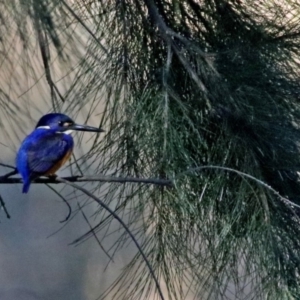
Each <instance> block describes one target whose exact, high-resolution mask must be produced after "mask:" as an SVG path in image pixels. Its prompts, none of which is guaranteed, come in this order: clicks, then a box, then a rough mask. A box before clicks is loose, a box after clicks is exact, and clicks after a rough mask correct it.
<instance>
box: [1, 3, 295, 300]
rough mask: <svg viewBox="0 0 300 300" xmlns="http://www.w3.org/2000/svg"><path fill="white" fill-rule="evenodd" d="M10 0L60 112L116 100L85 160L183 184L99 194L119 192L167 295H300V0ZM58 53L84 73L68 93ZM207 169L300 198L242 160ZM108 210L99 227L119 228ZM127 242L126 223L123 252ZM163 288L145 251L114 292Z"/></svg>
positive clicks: (239, 164)
mask: <svg viewBox="0 0 300 300" xmlns="http://www.w3.org/2000/svg"><path fill="white" fill-rule="evenodd" d="M6 2H7V3H6V4H5V8H4V9H3V14H4V12H5V14H6V16H4V15H3V14H2V13H1V14H2V16H1V19H2V22H3V24H6V26H8V25H9V24H8V23H7V22H6V21H5V20H6V19H5V18H9V19H10V20H14V24H16V25H17V26H16V28H17V29H18V30H17V34H18V36H19V37H20V38H21V40H22V41H23V47H24V49H27V51H29V50H30V49H31V48H30V47H29V45H28V43H29V42H28V41H29V40H30V35H29V34H28V31H26V28H27V30H29V29H28V28H30V30H32V32H33V36H31V39H34V41H35V42H36V44H37V47H38V49H39V51H40V54H41V60H40V63H41V65H42V66H43V68H44V71H45V76H46V79H47V83H48V84H49V87H50V89H49V93H50V94H51V99H52V104H53V106H54V108H55V109H58V108H59V107H60V106H61V105H63V103H64V102H66V103H68V105H69V106H68V107H69V108H68V110H69V111H70V112H72V114H77V112H79V111H80V110H81V109H82V108H84V107H87V110H88V111H89V114H88V115H89V116H90V115H92V112H93V110H94V109H95V107H97V106H98V105H99V103H100V101H103V100H101V99H104V98H105V104H104V111H103V113H102V114H101V116H99V123H100V124H101V125H102V124H105V126H106V129H107V133H106V136H105V138H104V139H103V140H102V141H101V142H100V141H99V140H98V139H96V140H95V141H94V143H93V146H92V148H91V149H90V151H89V153H88V154H87V155H86V156H83V157H81V158H80V159H79V160H78V161H77V165H78V166H79V167H80V168H81V171H82V172H83V173H85V171H87V170H88V169H89V167H91V166H93V168H95V172H96V173H104V174H114V175H119V176H134V177H145V178H148V177H155V178H161V179H172V180H174V182H175V187H173V188H171V187H161V186H148V185H140V184H135V183H130V184H127V185H122V186H121V185H120V184H117V183H111V184H109V186H108V187H107V185H105V186H103V185H98V186H96V187H95V188H94V189H93V190H92V192H93V193H94V194H95V195H96V196H99V197H101V199H103V201H105V202H106V203H107V204H110V203H112V201H115V203H116V205H115V210H116V212H117V213H118V214H119V215H120V216H122V217H124V219H126V222H127V223H128V224H129V226H130V228H131V229H132V231H133V232H134V234H135V236H136V237H137V238H138V240H139V242H140V244H141V246H142V248H143V250H144V252H145V253H146V255H147V257H148V259H149V261H150V263H151V265H152V267H153V268H154V271H155V273H156V275H157V276H158V278H159V279H160V280H161V282H162V283H163V285H164V286H165V296H166V297H167V296H168V297H169V299H187V297H188V296H189V297H192V299H193V298H195V299H272V300H273V299H299V298H300V289H299V284H300V282H299V281H300V279H299V266H300V250H299V249H300V227H299V221H300V220H299V214H300V209H299V207H297V205H300V186H299V176H298V173H297V171H298V169H299V157H300V153H299V143H300V132H299V124H300V123H299V121H300V107H299V95H300V83H299V82H300V76H299V68H300V60H299V56H300V39H299V37H300V17H299V16H300V1H298V0H295V1H287V0H286V1H275V0H273V1H272V0H268V1H259V0H257V1H243V0H110V1H96V0H95V1H94V0H90V1H83V0H81V1H79V0H77V1H67V0H56V1H50V0H31V1H29V0H27V1H24V0H22V1H21V0H19V1H16V0H15V1H6ZM24 23H26V24H27V25H26V26H24ZM6 30H9V29H6ZM81 35H82V36H81ZM79 41H82V42H83V45H84V46H82V44H80V43H79ZM2 43H4V41H2ZM31 43H32V42H31ZM26 47H27V48H26ZM28 49H29V50H28ZM32 49H33V48H32ZM50 54H51V55H50ZM55 55H57V57H59V59H60V60H59V64H61V65H60V66H61V67H62V68H63V66H68V68H69V69H70V73H72V74H73V77H72V79H71V80H70V85H69V86H68V89H67V92H66V93H65V94H64V95H62V94H61V93H60V92H59V90H58V88H57V86H56V84H55V82H54V80H53V79H52V77H51V74H52V72H53V70H52V69H51V68H52V65H51V64H52V62H53V61H52V58H51V57H53V56H55ZM72 61H76V66H74V65H72V67H71V66H70V64H71V62H72ZM56 66H57V65H56ZM31 68H32V66H31ZM204 165H215V166H216V165H218V166H220V167H226V168H231V169H235V170H239V171H241V172H244V173H247V174H249V175H251V176H254V177H256V178H257V179H259V180H261V181H262V182H264V183H266V184H267V185H269V186H271V187H272V188H273V189H274V190H276V191H277V192H278V193H279V194H280V195H281V196H283V197H286V198H288V199H289V200H290V201H291V202H292V203H294V204H295V205H292V204H291V202H287V201H284V200H283V199H282V198H281V197H279V196H278V194H276V193H273V192H272V191H271V190H270V189H267V188H266V186H265V185H262V184H260V183H259V182H258V181H253V180H250V179H249V177H245V176H243V175H241V174H237V173H236V172H231V171H228V170H227V169H226V170H224V169H222V168H220V169H218V168H217V169H201V170H198V171H197V167H200V166H204ZM95 166H96V167H95ZM97 216H98V221H99V224H98V225H97V226H96V227H95V232H98V231H99V230H105V228H108V227H109V226H110V224H111V220H112V219H111V218H110V217H107V214H104V213H103V212H102V210H99V211H98V212H97ZM89 236H93V235H92V234H87V235H86V236H85V237H83V238H82V239H80V241H82V240H84V239H85V238H87V237H89ZM128 241H129V240H128V237H127V235H126V234H125V233H124V235H123V234H122V235H121V236H120V237H119V240H118V241H117V242H116V243H115V244H114V245H113V248H112V249H111V253H112V254H113V253H114V252H115V251H117V250H119V249H121V248H122V247H124V246H126V245H127V243H128ZM154 287H155V286H154V282H153V280H152V279H151V276H150V274H149V272H148V269H147V268H146V265H145V264H144V262H143V261H142V260H141V257H140V255H139V254H137V255H136V256H135V257H134V258H133V260H132V262H131V263H130V264H129V265H128V266H127V268H126V269H125V270H124V273H123V274H122V275H121V276H120V277H119V279H118V280H117V282H116V284H115V285H114V286H113V287H112V289H110V290H108V291H106V292H105V293H103V295H101V297H106V296H107V297H108V299H111V298H109V297H114V299H153V298H150V297H153V293H155V292H156V291H155V289H154ZM189 299H191V298H189Z"/></svg>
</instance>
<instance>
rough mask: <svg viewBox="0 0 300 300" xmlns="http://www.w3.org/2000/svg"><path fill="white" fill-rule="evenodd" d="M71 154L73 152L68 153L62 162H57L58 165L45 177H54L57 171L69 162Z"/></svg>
mask: <svg viewBox="0 0 300 300" xmlns="http://www.w3.org/2000/svg"><path fill="white" fill-rule="evenodd" d="M71 154H72V150H70V151H68V152H67V153H66V155H65V156H64V157H63V158H62V159H61V160H59V161H58V162H56V164H55V165H54V166H53V167H51V168H50V169H49V170H48V171H47V172H46V173H45V175H54V174H55V173H56V171H57V170H58V169H60V168H61V167H62V166H63V165H64V164H65V163H66V162H67V161H68V160H69V158H70V156H71Z"/></svg>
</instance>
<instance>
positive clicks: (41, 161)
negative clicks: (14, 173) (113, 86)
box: [16, 113, 104, 193]
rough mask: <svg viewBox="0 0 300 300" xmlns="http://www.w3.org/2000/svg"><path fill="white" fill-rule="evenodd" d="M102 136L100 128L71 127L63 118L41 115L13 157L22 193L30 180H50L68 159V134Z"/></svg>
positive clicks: (70, 149) (70, 141)
mask: <svg viewBox="0 0 300 300" xmlns="http://www.w3.org/2000/svg"><path fill="white" fill-rule="evenodd" d="M74 130H75V131H91V132H103V131H104V130H103V129H101V128H96V127H91V126H87V125H79V124H75V122H74V121H73V120H72V119H71V118H69V117H68V116H66V115H64V114H59V113H51V114H47V115H44V116H43V117H42V118H41V119H40V120H39V122H38V123H37V125H36V127H35V129H34V131H33V132H32V133H31V134H30V135H28V136H27V137H26V138H25V139H24V141H23V142H22V144H21V147H20V149H19V151H18V153H17V158H16V165H17V170H18V172H19V173H20V175H21V176H22V178H23V183H24V185H23V193H27V192H28V190H29V187H30V183H31V181H32V180H34V179H36V178H37V177H40V176H54V175H55V172H56V171H57V170H58V169H59V168H60V167H61V166H62V165H63V164H64V163H65V162H67V161H68V159H69V158H70V156H71V154H72V151H73V146H74V141H73V138H72V136H71V135H70V133H71V132H72V131H74Z"/></svg>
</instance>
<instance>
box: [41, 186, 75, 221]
mask: <svg viewBox="0 0 300 300" xmlns="http://www.w3.org/2000/svg"><path fill="white" fill-rule="evenodd" d="M46 185H47V187H48V188H49V189H50V190H52V191H53V192H54V193H55V194H56V195H57V196H58V197H59V198H60V199H62V201H63V202H64V203H65V204H66V205H67V207H68V214H67V216H66V218H65V219H64V220H62V221H59V222H60V223H64V222H67V221H68V220H69V219H70V217H71V214H72V207H71V205H70V204H69V202H68V201H67V200H66V199H65V198H64V197H63V196H62V195H61V194H60V193H59V192H58V191H57V190H55V189H54V188H53V187H52V186H50V185H49V184H48V183H46Z"/></svg>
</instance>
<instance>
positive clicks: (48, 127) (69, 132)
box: [37, 126, 74, 134]
mask: <svg viewBox="0 0 300 300" xmlns="http://www.w3.org/2000/svg"><path fill="white" fill-rule="evenodd" d="M37 129H50V126H39V127H37ZM73 131H74V130H72V129H69V130H66V131H58V132H57V133H63V134H71V133H72V132H73Z"/></svg>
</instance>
